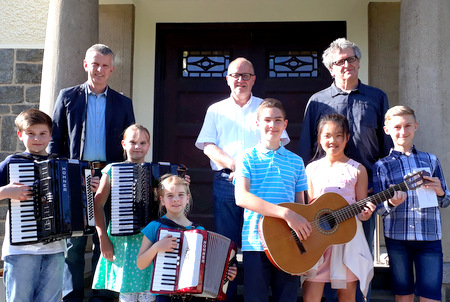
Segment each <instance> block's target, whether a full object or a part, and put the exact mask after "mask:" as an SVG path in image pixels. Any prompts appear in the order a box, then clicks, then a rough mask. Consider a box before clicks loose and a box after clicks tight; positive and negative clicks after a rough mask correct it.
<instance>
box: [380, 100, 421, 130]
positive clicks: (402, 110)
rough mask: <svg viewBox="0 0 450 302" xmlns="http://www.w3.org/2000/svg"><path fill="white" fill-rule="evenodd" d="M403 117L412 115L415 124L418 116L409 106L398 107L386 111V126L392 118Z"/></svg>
mask: <svg viewBox="0 0 450 302" xmlns="http://www.w3.org/2000/svg"><path fill="white" fill-rule="evenodd" d="M402 115H411V116H412V117H413V118H414V121H415V122H416V121H417V120H416V114H415V113H414V110H413V109H411V108H410V107H408V106H404V105H398V106H394V107H391V108H390V109H389V110H388V111H386V114H385V115H384V125H387V123H388V122H389V121H390V120H391V119H392V117H394V116H402Z"/></svg>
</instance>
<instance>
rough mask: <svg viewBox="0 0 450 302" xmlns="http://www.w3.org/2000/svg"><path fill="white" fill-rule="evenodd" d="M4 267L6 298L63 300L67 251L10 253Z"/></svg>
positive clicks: (16, 301)
mask: <svg viewBox="0 0 450 302" xmlns="http://www.w3.org/2000/svg"><path fill="white" fill-rule="evenodd" d="M4 268H5V269H4V276H3V280H4V283H5V286H6V299H7V301H14V302H29V301H34V302H52V301H55V302H57V301H60V299H61V288H62V275H63V268H64V253H57V254H45V255H31V254H25V255H9V256H6V257H5V264H4Z"/></svg>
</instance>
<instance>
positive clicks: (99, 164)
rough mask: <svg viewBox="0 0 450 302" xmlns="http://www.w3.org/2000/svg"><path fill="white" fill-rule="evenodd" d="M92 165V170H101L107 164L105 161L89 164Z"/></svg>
mask: <svg viewBox="0 0 450 302" xmlns="http://www.w3.org/2000/svg"><path fill="white" fill-rule="evenodd" d="M91 165H92V169H98V170H100V169H103V168H104V167H106V165H107V162H106V161H93V162H91Z"/></svg>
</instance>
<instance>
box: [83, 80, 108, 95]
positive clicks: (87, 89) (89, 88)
mask: <svg viewBox="0 0 450 302" xmlns="http://www.w3.org/2000/svg"><path fill="white" fill-rule="evenodd" d="M108 89H109V86H106V89H105V91H104V92H102V93H100V94H98V95H97V94H95V93H94V92H92V90H91V87H89V84H88V83H87V82H86V91H87V93H86V94H87V95H90V94H93V95H96V96H100V95H102V94H104V95H105V97H107V96H108Z"/></svg>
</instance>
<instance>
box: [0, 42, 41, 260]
mask: <svg viewBox="0 0 450 302" xmlns="http://www.w3.org/2000/svg"><path fill="white" fill-rule="evenodd" d="M43 54H44V51H43V50H42V49H0V62H1V64H0V160H1V161H3V160H4V159H5V158H6V157H7V156H8V155H10V154H12V153H15V152H20V151H23V150H24V147H23V145H22V144H21V142H20V141H19V140H18V139H17V134H16V126H15V124H14V119H15V118H16V116H17V115H18V114H19V113H20V112H22V111H23V110H26V109H29V108H39V98H40V87H41V72H42V59H43ZM7 209H8V203H7V200H5V199H4V200H1V201H0V244H2V243H3V238H4V234H5V217H6V212H7ZM1 266H3V262H2V263H1Z"/></svg>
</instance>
